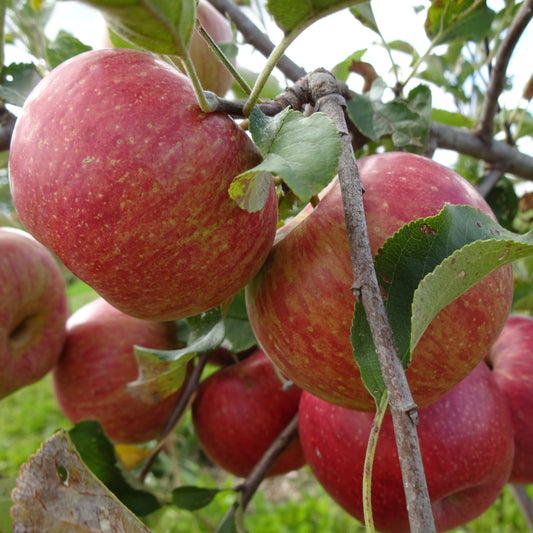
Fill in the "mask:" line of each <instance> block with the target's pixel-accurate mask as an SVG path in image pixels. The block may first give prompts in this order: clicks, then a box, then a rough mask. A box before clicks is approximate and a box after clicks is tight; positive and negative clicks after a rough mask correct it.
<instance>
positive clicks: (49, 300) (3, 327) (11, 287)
mask: <svg viewBox="0 0 533 533" xmlns="http://www.w3.org/2000/svg"><path fill="white" fill-rule="evenodd" d="M0 280H1V281H0V399H1V398H4V397H5V396H7V395H9V394H11V393H12V392H15V391H16V390H18V389H20V388H22V387H24V386H26V385H30V384H31V383H34V382H36V381H38V380H39V379H41V378H42V377H43V376H44V375H45V374H47V373H48V372H49V371H50V370H51V369H52V367H53V366H54V365H55V364H56V362H57V360H58V358H59V356H60V354H61V349H62V347H63V343H64V341H65V322H66V320H67V317H68V307H67V296H66V292H65V281H64V279H63V275H62V273H61V270H60V268H59V265H58V264H57V262H56V260H55V259H54V257H53V256H52V254H51V253H50V252H49V251H48V250H47V249H46V248H45V247H44V246H43V245H42V244H41V243H39V242H37V241H36V240H35V239H34V238H33V237H32V236H31V235H29V234H28V233H26V232H25V231H21V230H18V229H14V228H6V227H1V228H0Z"/></svg>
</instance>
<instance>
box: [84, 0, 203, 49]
mask: <svg viewBox="0 0 533 533" xmlns="http://www.w3.org/2000/svg"><path fill="white" fill-rule="evenodd" d="M84 1H85V3H87V4H89V5H91V6H93V7H96V8H97V9H99V10H100V11H101V12H102V14H103V15H104V17H105V19H106V22H107V25H108V26H109V28H110V30H111V31H112V32H113V33H115V34H116V35H117V36H118V37H120V38H121V39H124V40H125V41H127V42H129V43H132V44H134V45H136V46H139V47H141V48H143V49H145V50H150V51H152V52H156V53H158V54H171V55H177V56H180V57H185V56H186V55H187V53H188V52H187V51H188V49H189V44H190V41H191V37H192V33H193V30H194V24H195V20H196V1H195V0H179V1H176V0H84Z"/></svg>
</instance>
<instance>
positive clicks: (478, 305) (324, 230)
mask: <svg viewBox="0 0 533 533" xmlns="http://www.w3.org/2000/svg"><path fill="white" fill-rule="evenodd" d="M359 171H360V174H361V179H362V182H363V185H364V187H365V194H364V205H365V212H366V217H367V225H368V231H369V238H370V245H371V249H372V254H373V255H376V253H377V252H378V249H379V248H380V246H382V245H383V243H384V242H385V240H386V239H387V238H388V237H390V236H391V235H392V234H393V233H394V232H395V231H397V230H398V229H399V228H400V227H401V226H403V225H404V224H405V223H407V222H409V221H411V220H414V219H417V218H421V217H427V216H431V215H435V214H437V213H438V212H439V211H440V210H441V209H442V207H444V204H445V203H446V202H448V203H451V204H467V205H470V206H473V207H476V208H478V209H480V210H482V211H484V212H486V213H489V214H490V213H491V210H490V208H489V206H488V205H487V203H486V202H485V200H484V199H483V198H482V197H481V196H480V195H479V194H478V193H477V192H476V190H475V189H474V188H473V187H472V186H471V185H470V184H469V183H468V182H467V181H466V180H465V179H463V178H462V177H461V176H459V175H458V174H456V173H455V172H453V171H451V170H449V169H447V168H446V167H444V166H442V165H440V164H438V163H436V162H434V161H432V160H430V159H427V158H424V157H422V156H417V155H414V154H409V153H394V152H390V153H384V154H380V155H372V156H369V157H366V158H363V159H361V160H360V161H359ZM276 241H277V242H276V244H275V245H274V247H273V248H272V250H271V252H270V254H269V256H268V258H267V260H266V261H265V263H264V265H263V267H262V268H261V270H260V271H259V273H258V274H257V276H256V277H255V278H254V279H253V281H252V282H251V283H250V284H249V285H248V287H247V289H246V302H247V309H248V315H249V318H250V324H251V326H252V329H253V331H254V333H255V335H256V337H257V340H258V342H259V344H260V345H261V347H262V348H263V349H264V350H265V352H266V353H267V354H268V356H269V357H270V358H271V359H272V361H273V362H274V364H275V365H276V366H277V367H278V368H279V369H280V371H281V372H282V373H283V374H284V375H285V376H287V378H288V379H290V380H292V381H294V383H296V385H298V386H299V387H301V388H302V389H304V390H307V391H309V392H311V393H312V394H314V395H316V396H318V397H320V398H323V399H324V400H326V401H329V402H332V403H335V404H338V405H342V406H344V407H349V408H354V409H360V410H372V409H374V401H373V399H372V397H371V396H370V394H369V393H368V391H367V390H366V389H365V387H364V386H363V384H362V381H361V378H360V374H359V370H358V367H357V366H356V364H355V361H354V357H353V353H352V347H351V344H350V328H351V324H352V317H353V308H354V299H353V295H352V292H351V286H352V284H353V276H352V267H351V263H350V255H349V248H348V240H347V235H346V229H345V222H344V211H343V206H342V198H341V193H340V187H339V185H338V183H335V184H333V186H331V187H330V189H329V191H328V192H327V193H326V194H325V195H324V197H323V198H322V200H321V201H320V203H319V204H318V206H317V207H316V208H315V209H314V210H311V209H307V210H306V211H305V212H304V213H302V214H301V215H300V216H298V217H296V219H294V220H293V221H291V222H289V224H288V225H287V227H284V228H282V229H281V230H280V233H279V235H278V237H277V238H276ZM512 292H513V281H512V270H511V266H509V265H507V266H505V267H502V268H500V269H498V270H497V271H495V272H493V273H492V274H490V275H489V276H487V277H485V278H484V279H483V280H481V281H480V282H479V283H478V284H476V285H475V286H474V287H472V288H471V289H470V290H469V291H468V292H466V293H465V294H463V295H462V296H461V297H459V298H457V299H456V300H455V301H454V302H452V303H451V304H450V305H448V306H447V307H446V308H444V309H443V310H442V311H441V312H440V313H438V315H437V316H436V317H435V318H434V319H433V321H432V322H431V324H430V325H429V327H428V329H427V330H426V332H425V333H424V335H423V337H422V338H421V340H420V342H419V343H418V345H417V347H416V349H415V351H414V354H413V359H412V363H411V365H410V366H409V368H408V369H407V378H408V381H409V385H410V387H411V391H412V393H413V396H414V400H415V402H416V403H417V404H418V405H419V406H424V405H428V404H429V403H431V402H433V401H435V400H436V399H437V398H439V397H440V396H442V395H443V394H444V393H445V392H447V391H448V390H450V389H451V388H452V387H453V386H454V385H456V384H457V383H459V381H461V380H462V379H463V378H464V377H466V375H467V374H468V373H469V372H470V371H471V370H472V369H473V368H474V367H475V366H476V365H477V363H479V361H481V360H482V359H483V357H484V355H485V353H486V351H487V349H488V348H489V346H490V345H491V344H492V343H493V342H494V341H495V340H496V338H497V336H498V334H499V333H500V331H501V330H502V328H503V326H504V324H505V320H506V318H507V316H508V314H509V310H510V306H511V301H512ZM355 349H356V350H357V347H356V348H355Z"/></svg>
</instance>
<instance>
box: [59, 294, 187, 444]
mask: <svg viewBox="0 0 533 533" xmlns="http://www.w3.org/2000/svg"><path fill="white" fill-rule="evenodd" d="M176 333H177V332H176V325H175V323H174V322H166V323H165V322H152V321H148V320H141V319H139V318H134V317H131V316H128V315H126V314H124V313H122V312H121V311H119V310H117V309H115V308H114V307H112V306H111V305H109V304H108V303H107V302H106V301H105V300H103V299H102V298H97V299H96V300H94V301H92V302H90V303H88V304H86V305H85V306H83V307H82V308H80V309H78V310H77V311H76V312H75V313H74V314H73V315H72V316H71V317H70V318H69V319H68V321H67V338H66V341H65V347H64V349H63V353H62V355H61V358H60V359H59V362H58V364H57V366H56V367H55V368H54V370H53V374H52V376H53V386H54V393H55V397H56V399H57V402H58V405H59V407H60V408H61V411H62V412H63V413H64V414H65V416H66V417H67V418H68V419H69V420H70V421H71V422H73V423H75V422H79V421H80V420H89V419H92V420H98V421H99V422H100V423H101V424H102V426H103V428H104V431H105V432H106V434H107V436H108V437H109V438H110V439H111V440H112V441H114V442H120V443H128V444H131V443H140V442H145V441H148V440H150V439H153V438H157V437H158V436H159V434H160V433H161V431H162V429H163V427H164V425H165V423H166V421H167V419H168V417H169V415H170V412H171V411H172V408H173V407H174V405H175V404H176V402H177V400H178V398H179V396H180V394H181V389H180V390H178V391H176V392H175V393H173V394H171V395H170V396H168V397H167V398H165V399H164V400H163V401H161V402H159V403H156V404H146V403H143V402H140V401H138V400H136V399H134V398H133V397H132V396H131V395H130V394H129V393H128V391H127V390H126V388H125V385H126V384H127V383H129V382H130V381H134V380H135V379H136V378H137V376H138V366H137V361H136V359H135V355H134V353H133V346H134V345H139V346H143V347H146V348H154V349H160V350H169V349H173V348H175V346H176Z"/></svg>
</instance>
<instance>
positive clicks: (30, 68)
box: [0, 63, 41, 107]
mask: <svg viewBox="0 0 533 533" xmlns="http://www.w3.org/2000/svg"><path fill="white" fill-rule="evenodd" d="M40 81H41V75H40V74H39V71H38V70H37V67H36V66H35V65H34V64H33V63H11V64H10V65H8V66H5V67H3V68H2V70H1V72H0V99H1V100H3V101H4V102H5V103H7V104H12V105H16V106H19V107H22V105H23V104H24V101H25V100H26V97H27V96H28V95H29V94H30V92H31V91H32V89H33V88H34V87H35V86H36V85H37V84H38V83H39V82H40Z"/></svg>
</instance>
